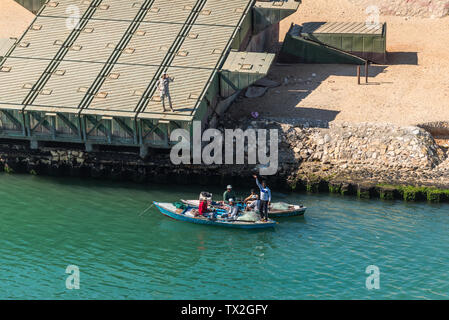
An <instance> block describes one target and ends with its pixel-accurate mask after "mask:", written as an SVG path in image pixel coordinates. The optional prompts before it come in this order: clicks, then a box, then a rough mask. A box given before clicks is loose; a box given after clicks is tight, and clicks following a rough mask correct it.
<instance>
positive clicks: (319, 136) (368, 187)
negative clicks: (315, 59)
mask: <svg viewBox="0 0 449 320" xmlns="http://www.w3.org/2000/svg"><path fill="white" fill-rule="evenodd" d="M231 127H234V128H242V129H243V130H246V129H262V128H263V129H277V130H278V132H279V170H278V172H277V174H276V175H274V176H270V177H268V181H269V184H270V185H271V186H272V188H275V189H277V190H283V191H288V190H295V191H298V192H311V193H318V192H323V193H328V192H330V193H340V194H343V195H356V196H358V197H360V198H380V199H404V200H406V201H425V200H428V201H431V202H449V174H448V173H449V166H448V164H449V160H448V159H447V154H446V151H447V150H446V149H444V148H442V147H440V146H439V145H438V144H437V143H436V142H435V140H434V139H433V137H432V135H431V134H430V133H428V132H427V131H426V130H424V129H422V128H419V127H398V126H394V125H390V124H370V123H363V124H350V123H331V124H329V123H326V122H320V121H310V120H300V119H299V120H295V121H294V122H292V121H289V120H287V119H282V121H281V120H277V121H273V120H268V119H267V120H259V121H251V120H242V121H241V122H237V123H236V122H235V120H232V119H231V118H227V119H226V118H225V119H223V121H222V122H221V123H220V124H219V126H218V129H221V130H223V129H224V128H231ZM0 157H1V164H0V170H2V171H5V172H7V173H27V174H33V175H48V176H72V177H92V178H97V179H106V180H107V179H109V180H120V181H135V182H139V183H148V182H149V183H159V184H171V183H176V184H180V185H186V184H189V185H190V184H196V185H226V184H230V183H231V184H234V185H239V186H242V187H250V186H251V185H252V182H253V181H252V178H251V176H252V175H253V174H254V173H257V172H258V169H260V166H254V165H173V164H172V163H171V160H170V154H169V150H152V152H150V154H149V155H148V156H147V157H146V158H145V159H142V158H141V157H140V156H139V150H138V149H137V148H136V149H132V148H129V149H123V148H121V149H111V148H109V149H104V148H103V149H97V151H95V152H85V150H84V149H83V146H82V145H80V147H79V149H76V148H74V147H73V146H72V145H71V146H70V147H65V146H63V145H57V144H50V143H48V144H47V145H43V146H41V148H40V149H39V150H32V149H30V148H29V144H28V143H26V142H20V141H15V142H13V143H12V142H11V141H9V140H8V141H6V140H3V141H0ZM245 163H247V155H245Z"/></svg>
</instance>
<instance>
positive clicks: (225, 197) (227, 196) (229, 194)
mask: <svg viewBox="0 0 449 320" xmlns="http://www.w3.org/2000/svg"><path fill="white" fill-rule="evenodd" d="M229 199H235V192H234V191H233V190H232V186H231V185H228V186H227V187H226V191H225V192H224V193H223V203H227V202H229Z"/></svg>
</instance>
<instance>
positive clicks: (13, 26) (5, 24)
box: [0, 0, 34, 38]
mask: <svg viewBox="0 0 449 320" xmlns="http://www.w3.org/2000/svg"><path fill="white" fill-rule="evenodd" d="M33 19H34V14H32V13H31V12H30V11H28V10H27V9H25V8H24V7H22V6H21V5H20V4H18V3H17V2H15V1H13V0H1V1H0V38H10V37H16V38H18V37H20V36H21V35H22V34H23V32H24V31H25V30H26V28H28V26H29V25H30V24H31V22H32V21H33Z"/></svg>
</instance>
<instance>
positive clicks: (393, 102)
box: [231, 0, 449, 125]
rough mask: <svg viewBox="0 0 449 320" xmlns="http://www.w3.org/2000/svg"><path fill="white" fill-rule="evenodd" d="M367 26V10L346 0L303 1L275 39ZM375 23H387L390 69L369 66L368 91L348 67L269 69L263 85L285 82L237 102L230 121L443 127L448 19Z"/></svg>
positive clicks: (447, 110)
mask: <svg viewBox="0 0 449 320" xmlns="http://www.w3.org/2000/svg"><path fill="white" fill-rule="evenodd" d="M365 19H366V15H365V8H364V7H363V8H362V7H356V6H354V5H353V4H351V3H350V2H349V1H348V0H338V2H337V1H335V0H303V4H302V5H301V6H300V9H299V11H298V12H297V13H296V14H295V15H293V16H291V17H289V18H287V19H286V20H285V21H283V22H282V24H281V39H283V36H284V35H285V33H286V32H287V31H288V29H289V27H290V25H291V23H292V22H294V23H297V24H300V23H303V22H310V21H365ZM381 21H382V22H383V21H386V22H387V23H388V34H387V36H388V38H387V42H388V51H389V64H388V65H386V66H378V65H376V66H371V68H370V73H371V77H370V79H369V85H357V79H356V67H355V66H352V65H313V64H298V65H288V66H286V65H284V66H281V65H275V66H274V67H273V68H272V70H271V72H270V75H269V78H271V79H274V80H277V81H280V82H284V80H285V78H288V84H287V85H282V86H281V87H278V88H274V89H270V90H269V91H268V93H267V94H265V96H263V97H261V98H253V99H246V98H245V99H243V100H241V101H239V102H237V103H236V104H235V105H234V106H233V107H232V109H231V112H232V114H233V116H236V117H240V116H248V115H249V114H250V113H251V112H252V111H258V112H259V113H260V114H261V115H262V116H264V117H274V118H309V119H320V120H327V121H334V120H336V121H340V120H341V121H352V122H389V123H395V124H400V125H416V124H419V123H425V122H431V121H449V33H448V32H449V31H448V30H449V17H447V18H443V19H422V18H408V19H407V18H404V17H391V16H381ZM362 72H363V71H362ZM313 75H315V76H313ZM362 82H364V79H362Z"/></svg>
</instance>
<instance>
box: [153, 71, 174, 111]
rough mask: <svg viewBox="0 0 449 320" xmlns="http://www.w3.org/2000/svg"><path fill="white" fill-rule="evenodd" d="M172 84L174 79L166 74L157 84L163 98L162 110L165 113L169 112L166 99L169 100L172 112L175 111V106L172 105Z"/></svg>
mask: <svg viewBox="0 0 449 320" xmlns="http://www.w3.org/2000/svg"><path fill="white" fill-rule="evenodd" d="M170 82H173V78H170V77H169V76H168V74H167V73H166V72H164V73H163V74H162V77H161V78H160V79H159V80H158V81H157V83H156V86H157V89H158V90H159V96H160V97H161V102H162V108H164V112H167V110H166V109H165V98H167V99H168V104H169V106H170V109H171V111H173V112H174V111H175V110H173V105H172V103H171V96H170Z"/></svg>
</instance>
